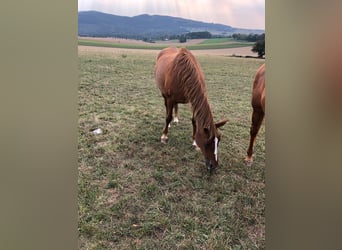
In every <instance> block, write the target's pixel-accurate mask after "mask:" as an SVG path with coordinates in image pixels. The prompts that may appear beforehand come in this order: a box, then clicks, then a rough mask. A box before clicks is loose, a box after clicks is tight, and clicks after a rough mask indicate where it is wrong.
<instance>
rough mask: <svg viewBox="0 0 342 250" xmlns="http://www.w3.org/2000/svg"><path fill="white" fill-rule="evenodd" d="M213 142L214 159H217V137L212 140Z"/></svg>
mask: <svg viewBox="0 0 342 250" xmlns="http://www.w3.org/2000/svg"><path fill="white" fill-rule="evenodd" d="M214 142H215V149H214V155H215V160H216V161H217V150H218V148H217V146H218V145H217V144H218V139H217V137H215V140H214Z"/></svg>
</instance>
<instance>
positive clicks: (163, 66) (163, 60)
mask: <svg viewBox="0 0 342 250" xmlns="http://www.w3.org/2000/svg"><path fill="white" fill-rule="evenodd" d="M177 52H178V49H177V48H174V47H172V48H165V49H163V50H162V51H160V52H159V54H158V56H157V63H156V65H155V68H154V76H155V80H156V84H157V86H158V88H159V89H160V91H161V92H162V93H163V92H164V89H165V78H166V74H167V72H168V70H169V68H170V66H171V63H172V60H173V59H174V58H175V56H176V54H177Z"/></svg>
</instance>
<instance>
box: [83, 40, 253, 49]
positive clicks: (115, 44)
mask: <svg viewBox="0 0 342 250" xmlns="http://www.w3.org/2000/svg"><path fill="white" fill-rule="evenodd" d="M78 45H83V46H98V47H109V48H122V49H125V48H126V49H149V50H161V49H163V48H165V47H168V46H177V47H187V48H188V49H191V50H207V49H228V48H240V47H251V46H252V45H253V43H251V42H244V41H235V40H233V39H231V38H214V39H188V41H187V42H186V43H179V42H178V40H170V41H156V42H155V43H148V42H143V41H137V40H130V39H116V38H91V37H79V38H78Z"/></svg>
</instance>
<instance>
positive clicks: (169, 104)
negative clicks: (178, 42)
mask: <svg viewBox="0 0 342 250" xmlns="http://www.w3.org/2000/svg"><path fill="white" fill-rule="evenodd" d="M154 73H155V80H156V83H157V86H158V88H159V90H160V92H161V94H162V96H163V97H164V104H165V107H166V119H165V121H166V123H165V127H164V130H163V134H162V136H161V142H163V143H166V142H167V140H168V137H167V133H168V128H169V124H170V122H171V120H172V110H173V109H175V113H176V117H177V104H178V103H189V102H190V104H191V109H192V126H193V133H192V139H193V145H194V146H195V147H196V148H198V147H199V148H200V150H201V151H202V154H203V155H204V157H205V163H206V167H207V168H208V170H209V171H210V172H211V171H212V170H213V169H215V168H216V167H217V165H218V144H219V141H220V133H219V131H218V128H219V127H221V126H223V125H224V124H225V123H226V122H227V120H223V121H221V122H219V123H216V124H215V123H214V120H213V114H212V113H211V109H210V106H209V102H208V98H207V93H206V88H205V81H204V75H203V72H202V69H201V67H200V65H199V63H198V61H197V60H196V58H195V57H194V55H193V54H192V53H191V52H190V51H189V50H188V49H186V48H181V49H178V48H174V47H170V48H166V49H163V50H162V51H161V52H159V54H158V56H157V62H156V65H155V72H154Z"/></svg>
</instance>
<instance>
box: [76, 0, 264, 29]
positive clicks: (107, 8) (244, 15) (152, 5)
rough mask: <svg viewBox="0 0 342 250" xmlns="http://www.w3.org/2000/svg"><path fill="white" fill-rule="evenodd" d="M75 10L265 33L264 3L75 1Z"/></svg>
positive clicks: (222, 0) (254, 0)
mask: <svg viewBox="0 0 342 250" xmlns="http://www.w3.org/2000/svg"><path fill="white" fill-rule="evenodd" d="M78 10H79V11H85V10H96V11H101V12H104V13H109V14H114V15H120V16H136V15H140V14H150V15H168V16H175V17H182V18H186V19H192V20H197V21H204V22H209V23H220V24H226V25H230V26H233V27H236V28H250V29H265V0H78Z"/></svg>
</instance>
